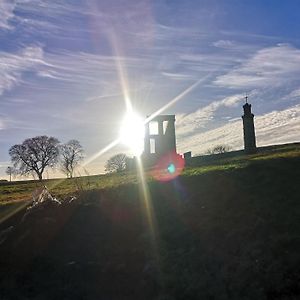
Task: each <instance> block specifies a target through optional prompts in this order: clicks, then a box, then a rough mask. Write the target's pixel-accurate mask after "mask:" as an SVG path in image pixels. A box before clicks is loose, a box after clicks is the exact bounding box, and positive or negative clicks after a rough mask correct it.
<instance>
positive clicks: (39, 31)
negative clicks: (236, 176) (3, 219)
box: [0, 0, 300, 178]
mask: <svg viewBox="0 0 300 300" xmlns="http://www.w3.org/2000/svg"><path fill="white" fill-rule="evenodd" d="M299 28H300V1H298V0H285V1H281V0H264V1H261V0H244V1H242V0H227V1H221V0H218V1H217V0H197V1H191V0H185V1H181V0H180V1H177V0H139V1H129V0H110V1H106V0H90V1H88V0H85V1H84V0H66V1H62V0H61V1H58V0H51V1H48V0H0V177H2V178H5V169H6V168H7V166H9V165H10V157H9V154H8V150H9V148H10V147H11V146H13V145H15V144H20V143H22V142H23V141H24V140H25V139H26V138H29V137H34V136H38V135H48V136H54V137H57V138H58V139H59V140H60V141H61V142H62V143H65V142H67V141H69V140H71V139H77V140H79V141H80V143H81V144H82V146H83V147H84V149H85V156H86V160H89V158H90V157H92V156H93V155H95V153H98V152H99V151H101V149H103V148H105V147H106V146H107V145H108V144H110V143H111V142H112V141H114V140H115V139H116V138H117V137H118V135H119V132H120V126H121V120H122V118H123V116H124V114H125V111H126V105H125V101H124V94H123V90H124V89H123V88H124V86H126V88H127V90H128V94H129V97H130V100H131V102H132V105H133V107H134V109H135V110H136V111H137V112H138V113H139V114H140V115H141V116H143V117H146V116H148V115H150V114H152V113H154V112H155V111H157V110H158V109H160V108H161V107H163V106H165V105H166V104H168V103H169V102H170V101H171V100H172V99H174V97H176V96H178V95H179V94H181V93H183V92H184V91H186V90H188V92H187V93H185V94H184V96H183V97H181V98H180V100H179V101H177V102H176V103H174V105H171V106H168V107H167V109H166V110H165V111H164V112H163V114H175V115H176V134H177V150H178V152H179V153H183V152H186V151H192V153H193V155H196V154H203V153H205V152H206V151H207V150H208V149H210V148H212V147H213V146H215V145H218V144H226V145H228V146H230V147H231V148H232V149H241V148H242V147H243V133H242V119H241V115H242V113H243V110H242V105H243V104H244V101H245V100H244V97H245V94H246V93H247V94H248V96H249V102H250V103H251V104H252V111H253V113H254V115H255V128H256V137H257V145H258V146H264V145H270V144H282V143H289V142H296V141H298V142H300V35H299ZM122 83H123V85H122ZM191 86H192V87H193V88H190V87H191ZM128 151H129V150H128V149H127V148H126V147H125V146H123V145H116V146H115V147H114V148H112V149H110V150H109V151H107V152H105V153H104V154H102V155H100V156H99V157H98V158H97V159H95V160H94V161H93V162H91V163H90V164H88V165H87V166H86V172H88V173H89V174H99V173H102V172H103V171H104V164H105V162H106V161H107V159H108V158H109V157H111V156H112V155H114V154H116V153H119V152H125V153H129V152H128Z"/></svg>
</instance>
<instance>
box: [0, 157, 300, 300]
mask: <svg viewBox="0 0 300 300" xmlns="http://www.w3.org/2000/svg"><path fill="white" fill-rule="evenodd" d="M299 182H300V158H299V157H297V156H296V157H286V158H280V157H279V158H276V157H275V158H273V159H265V160H257V161H256V160H253V161H251V162H249V163H248V164H247V165H244V166H242V167H240V168H227V169H226V168H225V169H223V170H222V169H220V170H214V169H212V170H211V171H209V172H205V173H201V172H198V173H197V169H193V170H190V171H188V170H187V171H186V174H185V175H184V176H181V177H179V178H177V179H176V180H175V181H172V182H169V183H160V182H155V181H152V182H150V183H149V194H150V198H151V203H152V205H150V207H151V206H152V208H153V210H152V219H151V222H150V223H149V215H151V214H150V213H149V206H147V205H145V203H144V199H143V197H141V193H140V189H139V186H138V185H135V184H127V185H122V186H119V187H116V188H110V189H104V190H97V189H95V190H90V191H86V192H85V193H84V194H82V195H81V197H80V199H77V200H75V201H73V202H71V203H64V204H62V205H50V206H49V207H44V208H42V209H37V210H35V211H34V213H33V214H30V215H29V216H28V217H26V218H24V219H23V221H19V222H18V223H17V224H15V225H14V227H13V228H11V232H10V233H9V234H8V235H7V238H6V239H4V240H2V241H1V242H2V243H1V246H0V268H1V275H0V290H1V297H2V298H1V299H160V300H162V299H166V300H167V299H298V298H299V297H300V287H299V282H300V270H299V266H300V255H299V253H300V223H299V220H300V201H299V198H300V197H299V195H300V185H299ZM146 207H148V210H147V209H146ZM150 212H151V211H150Z"/></svg>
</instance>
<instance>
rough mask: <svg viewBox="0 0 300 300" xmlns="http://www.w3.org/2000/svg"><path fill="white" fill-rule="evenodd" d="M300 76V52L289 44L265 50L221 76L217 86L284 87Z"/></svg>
mask: <svg viewBox="0 0 300 300" xmlns="http://www.w3.org/2000/svg"><path fill="white" fill-rule="evenodd" d="M299 75H300V50H299V49H297V48H295V47H293V46H291V45H287V44H279V45H278V46H276V47H269V48H263V49H261V50H259V51H257V52H256V53H255V54H254V55H253V56H252V57H250V58H249V59H246V60H244V61H243V62H242V63H241V64H239V65H237V66H236V67H235V68H234V69H233V70H231V71H229V72H228V73H226V74H225V75H221V76H219V77H218V78H217V79H216V80H215V84H216V85H218V86H222V87H229V88H248V89H249V88H257V87H265V86H272V85H283V84H286V83H287V82H291V81H293V80H295V78H298V77H299Z"/></svg>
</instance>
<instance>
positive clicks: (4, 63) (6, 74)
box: [0, 46, 45, 95]
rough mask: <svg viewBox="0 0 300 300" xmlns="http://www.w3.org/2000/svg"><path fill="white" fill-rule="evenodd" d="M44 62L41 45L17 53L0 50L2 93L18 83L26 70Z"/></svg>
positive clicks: (0, 83)
mask: <svg viewBox="0 0 300 300" xmlns="http://www.w3.org/2000/svg"><path fill="white" fill-rule="evenodd" d="M43 64H45V62H44V61H43V49H42V48H41V47H39V46H32V47H26V48H24V49H23V50H21V51H19V52H18V53H16V54H11V53H7V52H0V95H1V94H3V92H4V91H6V90H10V89H11V88H12V87H13V86H16V85H18V84H19V83H20V81H21V80H22V75H23V73H24V72H26V71H32V70H36V67H37V66H39V65H43Z"/></svg>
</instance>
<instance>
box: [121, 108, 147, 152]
mask: <svg viewBox="0 0 300 300" xmlns="http://www.w3.org/2000/svg"><path fill="white" fill-rule="evenodd" d="M144 136H145V125H144V120H143V119H142V118H141V117H140V116H139V115H138V114H136V113H134V112H129V113H127V114H126V115H125V117H124V119H123V122H122V125H121V130H120V139H121V142H122V143H123V144H124V145H126V146H128V147H129V148H130V150H131V152H132V154H133V155H136V156H140V155H141V154H142V152H143V150H144Z"/></svg>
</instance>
